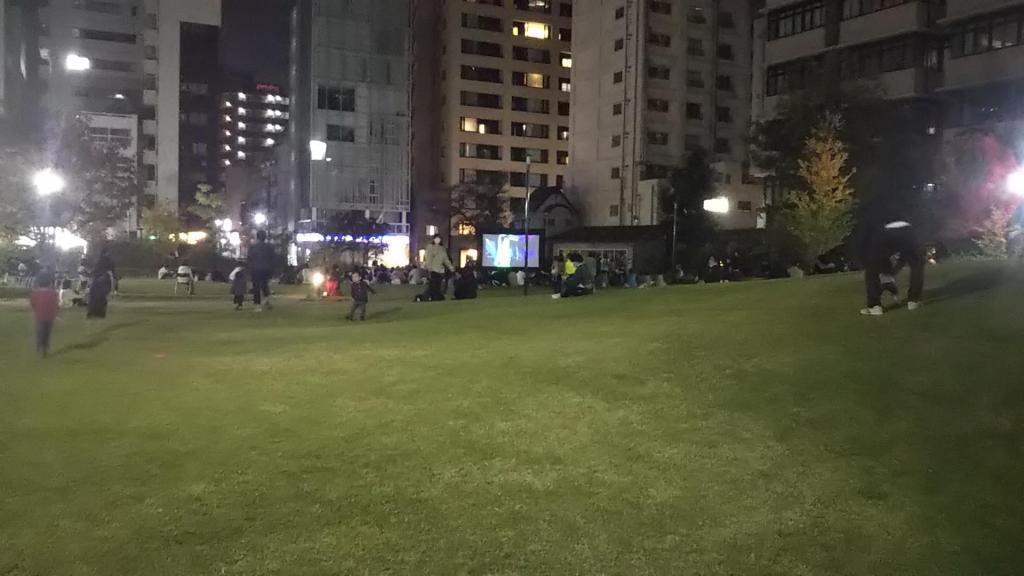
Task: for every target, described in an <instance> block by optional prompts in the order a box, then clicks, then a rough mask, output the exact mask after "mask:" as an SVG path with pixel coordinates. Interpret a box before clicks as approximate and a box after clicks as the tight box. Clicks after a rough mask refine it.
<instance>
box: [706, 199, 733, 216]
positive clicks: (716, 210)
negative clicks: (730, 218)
mask: <svg viewBox="0 0 1024 576" xmlns="http://www.w3.org/2000/svg"><path fill="white" fill-rule="evenodd" d="M704 210H705V211H707V212H711V213H713V214H728V213H729V199H728V198H726V197H725V196H719V197H717V198H708V199H707V200H705V201H704Z"/></svg>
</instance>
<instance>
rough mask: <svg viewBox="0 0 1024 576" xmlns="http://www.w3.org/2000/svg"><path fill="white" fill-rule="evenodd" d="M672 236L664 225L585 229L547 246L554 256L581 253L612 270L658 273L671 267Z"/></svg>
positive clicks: (558, 237)
mask: <svg viewBox="0 0 1024 576" xmlns="http://www.w3.org/2000/svg"><path fill="white" fill-rule="evenodd" d="M671 235H672V230H671V229H670V228H668V227H665V226H583V227H580V228H573V229H572V230H567V231H565V232H562V233H561V234H557V235H555V236H551V237H549V238H548V243H547V245H548V247H549V248H550V249H551V252H550V256H551V257H554V256H556V255H558V254H569V253H572V252H579V253H580V254H582V255H583V256H584V257H593V258H596V259H602V260H603V261H604V262H605V265H606V266H608V267H609V268H611V269H616V268H621V269H623V270H629V269H630V268H632V269H634V270H636V271H637V272H639V273H642V274H657V273H662V272H664V271H665V270H666V269H667V268H668V253H669V245H670V242H671V240H670V238H671Z"/></svg>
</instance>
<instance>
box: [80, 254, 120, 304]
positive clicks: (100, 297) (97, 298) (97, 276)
mask: <svg viewBox="0 0 1024 576" xmlns="http://www.w3.org/2000/svg"><path fill="white" fill-rule="evenodd" d="M114 274H115V270H114V260H113V259H112V258H111V257H110V252H109V251H108V250H107V248H105V247H104V248H103V249H102V250H100V255H99V257H98V258H97V259H96V264H95V265H94V266H93V267H92V280H91V281H90V282H89V297H88V299H87V302H88V306H87V309H86V314H85V317H86V318H106V317H107V304H108V298H109V297H110V292H111V291H112V290H113V289H114Z"/></svg>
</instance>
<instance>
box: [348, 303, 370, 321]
mask: <svg viewBox="0 0 1024 576" xmlns="http://www.w3.org/2000/svg"><path fill="white" fill-rule="evenodd" d="M356 314H359V319H360V320H366V302H360V301H358V300H353V301H352V308H351V309H350V310H349V311H348V316H345V318H348V319H349V320H355V319H356Z"/></svg>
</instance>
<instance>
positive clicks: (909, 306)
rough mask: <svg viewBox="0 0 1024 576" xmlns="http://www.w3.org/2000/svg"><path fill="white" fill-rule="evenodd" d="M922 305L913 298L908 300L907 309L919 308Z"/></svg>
mask: <svg viewBox="0 0 1024 576" xmlns="http://www.w3.org/2000/svg"><path fill="white" fill-rule="evenodd" d="M920 307H921V303H920V302H914V301H913V300H911V301H909V302H907V310H917V309H918V308H920Z"/></svg>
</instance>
